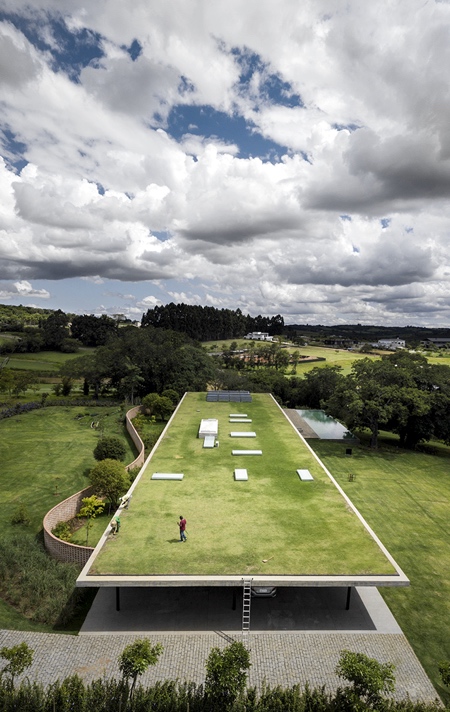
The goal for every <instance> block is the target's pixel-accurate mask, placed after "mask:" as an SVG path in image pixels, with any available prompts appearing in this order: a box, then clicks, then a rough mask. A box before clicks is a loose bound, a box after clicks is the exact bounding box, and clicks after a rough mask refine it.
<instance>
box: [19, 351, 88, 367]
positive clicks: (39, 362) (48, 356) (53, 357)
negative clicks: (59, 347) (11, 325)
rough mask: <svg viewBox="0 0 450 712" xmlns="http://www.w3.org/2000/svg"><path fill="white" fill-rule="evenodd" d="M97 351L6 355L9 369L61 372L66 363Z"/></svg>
mask: <svg viewBox="0 0 450 712" xmlns="http://www.w3.org/2000/svg"><path fill="white" fill-rule="evenodd" d="M94 351H95V349H88V348H82V349H80V350H79V351H78V352H77V353H74V354H63V353H61V352H60V351H39V352H38V353H32V354H6V356H5V358H6V357H8V363H7V367H8V368H13V369H19V370H21V371H23V370H25V371H59V367H60V366H62V364H63V363H66V361H70V360H71V359H73V358H77V357H78V356H84V355H85V354H88V353H94Z"/></svg>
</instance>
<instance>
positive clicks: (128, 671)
mask: <svg viewBox="0 0 450 712" xmlns="http://www.w3.org/2000/svg"><path fill="white" fill-rule="evenodd" d="M162 652H163V646H162V645H161V643H156V645H154V646H153V647H152V646H151V645H150V641H149V640H148V639H146V638H138V639H136V640H135V641H134V643H130V644H129V645H127V646H126V648H124V650H123V652H122V654H121V655H120V657H119V669H120V672H121V673H122V675H123V677H124V680H125V681H126V682H128V680H129V679H130V678H131V680H132V681H133V682H132V685H131V690H130V697H132V696H133V692H134V688H135V686H136V680H137V678H138V676H139V675H142V674H143V673H144V672H145V671H146V670H147V668H148V667H149V666H150V665H156V663H157V662H158V659H159V656H160V655H161V653H162Z"/></svg>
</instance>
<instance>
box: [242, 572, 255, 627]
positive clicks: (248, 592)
mask: <svg viewBox="0 0 450 712" xmlns="http://www.w3.org/2000/svg"><path fill="white" fill-rule="evenodd" d="M252 580H253V579H251V578H244V579H243V582H244V597H243V601H242V635H246V634H247V633H248V632H249V631H250V606H251V601H252Z"/></svg>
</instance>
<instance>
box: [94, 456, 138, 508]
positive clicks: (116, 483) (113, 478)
mask: <svg viewBox="0 0 450 712" xmlns="http://www.w3.org/2000/svg"><path fill="white" fill-rule="evenodd" d="M89 479H90V481H91V484H92V486H93V487H94V489H95V491H96V494H97V495H99V496H104V497H107V498H108V500H109V502H110V503H111V504H112V505H113V506H114V505H116V504H117V503H118V501H119V497H120V496H121V495H122V494H124V493H125V492H126V491H127V489H128V488H129V486H130V484H131V483H130V478H129V475H128V472H127V471H126V470H125V468H124V466H123V465H121V463H120V462H118V461H117V460H111V459H110V458H108V459H106V460H102V461H101V462H99V463H98V464H97V465H95V467H93V468H92V470H91V471H90V473H89Z"/></svg>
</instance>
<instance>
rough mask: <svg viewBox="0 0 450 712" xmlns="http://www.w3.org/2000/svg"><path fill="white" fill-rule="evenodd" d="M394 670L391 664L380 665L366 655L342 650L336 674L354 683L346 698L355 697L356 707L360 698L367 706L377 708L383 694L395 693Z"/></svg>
mask: <svg viewBox="0 0 450 712" xmlns="http://www.w3.org/2000/svg"><path fill="white" fill-rule="evenodd" d="M394 669H395V666H394V665H392V664H391V663H380V662H378V660H375V659H374V658H369V657H368V656H367V655H364V653H352V652H351V651H350V650H342V651H341V656H340V659H339V662H338V664H337V666H336V674H337V675H339V677H342V678H343V679H344V680H347V681H348V682H350V683H352V687H351V688H350V689H349V690H348V691H347V690H345V691H344V696H345V695H346V693H347V697H349V698H351V697H353V701H354V702H355V703H356V704H355V706H357V702H356V700H357V699H358V698H359V700H362V701H364V702H365V703H366V705H367V706H369V707H372V708H375V707H377V706H380V705H381V704H382V702H383V693H386V692H393V691H394V688H395V676H394Z"/></svg>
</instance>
